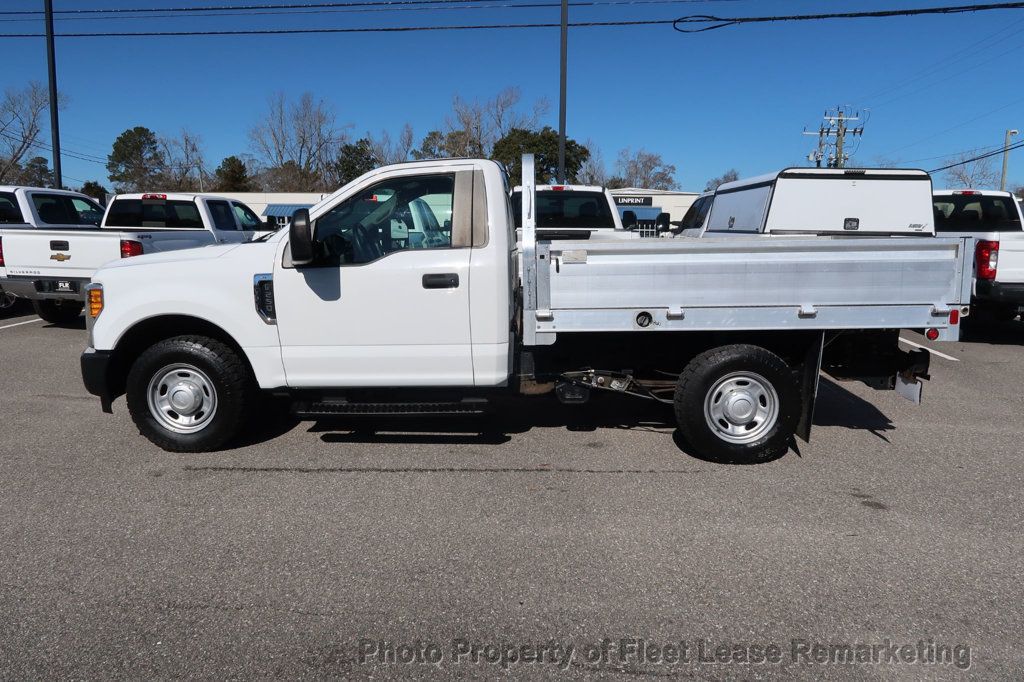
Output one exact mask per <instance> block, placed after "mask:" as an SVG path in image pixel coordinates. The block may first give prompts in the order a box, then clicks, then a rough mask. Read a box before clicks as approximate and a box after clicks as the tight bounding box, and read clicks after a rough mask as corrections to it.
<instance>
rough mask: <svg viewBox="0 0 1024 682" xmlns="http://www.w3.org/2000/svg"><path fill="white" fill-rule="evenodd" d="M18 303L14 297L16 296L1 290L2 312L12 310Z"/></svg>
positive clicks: (0, 305)
mask: <svg viewBox="0 0 1024 682" xmlns="http://www.w3.org/2000/svg"><path fill="white" fill-rule="evenodd" d="M17 302H18V299H17V298H15V297H14V294H9V293H7V292H6V291H4V290H3V289H0V310H10V309H11V308H13V307H14V304H15V303H17Z"/></svg>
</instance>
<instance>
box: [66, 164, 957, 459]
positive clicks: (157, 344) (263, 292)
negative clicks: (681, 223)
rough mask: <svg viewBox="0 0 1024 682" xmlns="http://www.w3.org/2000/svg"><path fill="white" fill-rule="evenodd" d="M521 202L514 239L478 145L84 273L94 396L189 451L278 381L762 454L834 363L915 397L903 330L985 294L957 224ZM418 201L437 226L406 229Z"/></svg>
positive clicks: (171, 446)
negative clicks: (213, 239) (897, 227)
mask: <svg viewBox="0 0 1024 682" xmlns="http://www.w3.org/2000/svg"><path fill="white" fill-rule="evenodd" d="M524 177H525V178H532V177H533V160H532V157H527V158H526V159H524ZM837 181H841V180H837ZM523 197H524V201H523V205H522V224H523V226H524V227H523V240H522V253H521V254H520V253H518V252H517V249H516V246H515V243H516V242H515V236H514V234H515V219H514V217H513V215H512V207H511V202H510V200H509V188H508V185H507V177H506V176H505V174H504V173H503V171H502V169H501V167H500V166H499V165H498V164H496V163H494V162H492V161H487V160H472V159H470V160H442V161H421V162H413V163H404V164H399V165H392V166H386V167H383V168H380V169H377V170H374V171H372V172H370V173H368V174H366V175H363V176H362V177H360V178H358V179H357V180H355V181H353V182H352V183H350V184H348V185H346V186H345V187H343V188H341V189H340V190H338V191H337V192H335V193H334V194H332V195H331V196H330V197H328V198H327V199H325V200H323V201H321V202H320V203H319V204H317V205H315V206H314V207H313V208H311V209H310V210H309V211H304V210H300V211H297V212H296V213H295V215H294V216H293V220H292V223H291V227H290V229H289V230H287V231H282V232H280V233H277V234H272V235H267V236H266V237H263V238H260V239H258V240H254V241H253V242H251V243H246V244H230V245H221V246H216V247H210V248H205V249H197V250H191V251H179V252H173V253H162V254H155V255H152V256H142V257H140V258H131V259H127V260H124V261H120V262H114V263H111V264H110V265H108V266H106V267H104V268H102V269H101V270H99V271H98V272H97V273H96V274H95V275H94V277H93V282H92V283H91V284H90V285H89V286H88V287H87V292H86V293H87V324H88V329H89V347H88V348H87V349H86V350H85V352H84V353H83V354H82V358H81V366H82V374H83V379H84V382H85V385H86V388H87V389H88V390H89V392H91V393H92V394H94V395H97V396H99V397H100V399H101V404H102V407H103V409H104V410H105V411H108V412H109V411H111V404H112V402H113V400H114V399H115V398H116V397H118V396H119V395H122V394H126V396H127V406H128V411H129V412H130V413H131V416H132V418H133V420H134V421H135V423H136V425H137V426H138V428H139V430H140V431H141V433H142V434H143V435H144V436H145V437H147V438H148V439H150V440H151V441H152V442H154V443H156V444H157V445H158V446H160V447H162V448H164V449H167V450H171V451H178V452H201V451H209V450H214V449H217V448H220V447H222V446H224V445H226V444H228V443H229V442H230V441H231V440H232V439H233V438H234V437H236V436H238V435H239V433H240V432H241V431H242V430H243V428H245V426H244V425H245V423H246V421H247V420H248V419H251V418H259V417H260V414H259V413H260V409H261V408H260V404H261V403H260V402H259V401H258V400H257V398H258V397H259V395H260V393H261V392H265V393H273V394H277V395H280V396H287V397H288V398H290V399H291V401H292V405H293V408H294V410H295V412H296V413H297V414H299V415H300V416H303V417H307V418H314V419H322V418H327V417H330V416H333V415H351V414H397V413H414V414H427V413H438V414H448V413H472V412H478V411H481V410H484V409H486V404H487V402H488V400H490V399H492V398H497V397H500V396H506V395H508V394H512V393H516V394H520V395H535V394H538V393H545V392H552V393H554V394H555V395H556V396H557V397H558V398H559V399H561V400H562V401H564V402H584V401H586V400H587V398H588V397H589V396H590V395H591V394H592V393H594V392H598V391H606V392H612V393H618V394H627V395H631V396H635V397H637V398H640V399H647V400H651V401H655V402H658V403H663V404H666V405H669V406H673V407H674V410H675V415H676V419H677V422H678V425H679V428H680V430H681V432H682V435H683V437H684V438H685V439H686V440H687V441H688V443H689V445H690V447H691V448H693V449H694V450H695V451H697V452H700V453H702V454H703V455H705V456H708V457H715V458H719V459H722V460H729V461H745V462H757V461H764V460H768V459H771V458H774V457H778V456H780V455H782V454H783V453H784V452H785V451H786V450H787V448H788V447H789V446H790V444H791V439H792V437H793V436H794V435H799V436H801V437H803V438H807V437H808V436H809V433H810V425H811V419H812V413H813V406H814V402H815V395H816V391H817V380H818V376H819V370H824V371H825V372H827V373H828V374H830V375H832V376H834V377H837V378H839V379H857V380H861V381H864V382H865V383H867V384H869V385H870V386H873V387H875V388H879V389H897V390H898V391H899V392H900V393H901V394H903V395H905V396H907V397H910V398H912V399H914V400H920V391H921V384H920V378H922V377H925V378H926V377H927V372H928V353H927V352H924V351H917V352H905V351H902V350H901V349H900V348H899V347H898V345H897V341H898V330H899V329H908V328H909V329H919V330H922V332H924V333H925V334H926V336H927V338H929V339H931V340H955V339H956V338H957V337H958V330H959V327H958V323H959V312H960V306H961V304H962V303H964V302H965V301H966V299H967V297H969V295H970V279H971V278H970V261H969V260H967V259H966V258H965V250H964V243H963V242H962V241H961V240H957V239H937V238H935V237H933V236H921V237H917V238H899V239H897V238H890V237H864V238H861V239H855V240H845V239H836V238H829V237H813V236H812V237H803V238H789V239H765V238H763V237H762V238H757V237H751V238H743V237H732V238H728V239H657V238H653V239H631V240H580V241H574V240H556V241H546V240H537V239H536V224H535V221H536V210H535V209H536V206H537V202H536V197H535V187H534V186H532V183H529V182H527V183H526V184H525V187H524V192H523ZM925 201H926V202H927V201H928V199H927V198H926V199H925ZM414 205H415V206H418V207H420V208H422V207H423V206H427V207H430V210H431V211H432V212H434V214H435V219H434V220H431V221H428V223H427V224H429V225H430V226H431V227H429V228H428V229H429V231H430V234H427V235H425V238H424V239H420V240H416V242H415V243H414V242H413V241H412V240H409V239H405V240H401V239H399V240H395V239H394V237H393V235H394V228H395V225H394V222H395V221H396V220H398V221H410V220H411V218H410V217H409V216H411V215H412V214H413V213H414V210H413V206H414ZM926 208H928V207H927V206H926ZM929 210H930V209H929ZM407 224H408V223H407ZM408 227H409V229H412V225H408ZM520 259H521V262H522V265H521V266H519V265H518V263H519V262H520ZM524 399H525V398H524ZM538 399H539V398H538ZM547 399H551V398H550V397H549V398H547Z"/></svg>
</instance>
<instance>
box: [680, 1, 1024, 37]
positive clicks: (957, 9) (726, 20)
mask: <svg viewBox="0 0 1024 682" xmlns="http://www.w3.org/2000/svg"><path fill="white" fill-rule="evenodd" d="M1000 9H1024V2H994V3H988V4H984V5H954V6H950V7H921V8H917V9H887V10H876V11H873V12H834V13H830V14H791V15H788V16H767V17H716V16H712V15H710V14H694V15H690V16H686V17H680V18H678V19H676V20H675V21H674V22H672V28H674V29H675V30H677V31H679V32H680V33H703V32H705V31H714V30H716V29H719V28H726V27H728V26H738V25H740V24H758V23H769V22H782V21H819V20H823V19H867V18H884V17H914V16H921V15H924V14H965V13H969V12H987V11H991V10H1000ZM682 24H711V25H710V26H703V27H701V28H680V25H682Z"/></svg>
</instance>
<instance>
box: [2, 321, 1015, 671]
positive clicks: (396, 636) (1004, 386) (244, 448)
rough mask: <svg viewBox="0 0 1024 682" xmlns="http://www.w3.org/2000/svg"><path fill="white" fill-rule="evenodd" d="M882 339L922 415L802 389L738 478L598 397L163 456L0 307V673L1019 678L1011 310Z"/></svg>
mask: <svg viewBox="0 0 1024 682" xmlns="http://www.w3.org/2000/svg"><path fill="white" fill-rule="evenodd" d="M905 338H907V339H908V340H909V341H911V342H912V343H917V344H921V345H926V346H928V345H930V346H932V347H933V348H934V349H936V350H938V351H940V352H941V353H943V354H944V355H945V356H946V357H942V356H936V357H934V358H933V361H932V380H931V381H930V382H928V384H927V385H926V386H925V392H924V402H923V404H922V405H920V406H915V405H912V404H910V403H909V402H907V401H904V400H903V399H901V398H899V397H898V396H897V395H896V394H895V393H893V392H877V391H873V390H871V389H869V388H867V387H866V386H863V385H860V384H847V383H843V384H838V383H833V382H831V381H828V380H826V379H823V380H822V388H821V397H820V399H819V405H818V410H817V414H816V417H815V426H814V432H813V434H812V440H811V442H810V443H802V442H801V443H800V445H799V451H798V452H790V453H789V454H788V455H786V456H785V457H783V458H782V459H779V460H777V461H774V462H771V463H768V464H763V465H757V466H735V465H723V464H716V463H712V462H707V461H703V460H701V459H699V458H696V457H694V456H692V455H691V454H689V453H687V452H686V451H685V449H684V447H683V446H682V445H681V442H680V440H679V439H678V437H676V435H675V433H674V429H673V428H672V427H671V426H670V425H668V424H667V423H666V421H665V420H666V417H667V415H666V414H665V413H664V412H662V411H659V410H657V409H652V407H651V406H650V405H649V404H646V403H642V402H631V401H629V400H612V399H606V400H603V401H601V402H600V404H597V405H595V406H593V407H590V406H585V407H579V406H574V407H563V406H559V405H558V404H557V403H556V402H554V401H553V399H547V398H536V399H533V400H531V401H529V402H523V403H522V404H517V403H514V404H512V405H511V406H509V407H507V408H506V409H505V410H504V411H503V413H502V414H500V415H498V416H495V417H490V418H487V419H479V418H473V419H469V418H458V419H452V418H445V419H441V418H436V419H420V420H414V419H403V420H388V421H367V420H356V421H342V422H332V423H319V422H295V421H292V420H289V419H287V418H283V417H282V418H269V417H268V418H267V419H266V420H265V422H264V425H263V426H262V427H261V430H259V431H257V432H254V433H251V434H248V436H247V438H246V443H245V444H243V445H241V446H239V447H236V448H234V449H231V450H228V451H225V452H220V453H215V454H206V455H177V454H171V453H167V452H163V451H161V450H159V449H157V448H156V447H155V446H153V445H151V444H150V443H149V442H148V441H146V440H145V439H143V438H142V437H141V436H140V435H139V434H138V432H137V431H136V430H135V429H134V427H133V425H132V423H131V420H130V419H129V417H128V415H127V412H126V409H125V406H124V401H123V399H121V400H119V401H117V403H115V406H114V414H113V415H105V414H103V413H101V412H100V408H99V402H98V400H96V399H95V398H93V397H91V396H89V395H88V394H86V392H85V389H84V388H83V386H82V383H81V378H80V374H79V369H78V355H79V353H80V352H81V349H82V347H83V346H84V345H85V340H86V339H85V332H84V330H83V329H82V328H77V329H65V328H59V327H54V326H52V325H49V324H47V323H45V322H41V321H39V320H37V319H36V318H34V316H32V315H31V314H24V311H22V313H21V314H16V315H14V316H10V315H9V316H6V317H0V514H2V517H3V523H2V524H0V548H2V549H0V676H2V677H3V678H4V679H25V678H54V677H61V678H69V677H73V678H92V679H95V678H111V677H118V678H122V677H131V678H142V677H182V676H196V677H203V678H225V677H246V678H248V677H256V676H271V675H274V676H286V677H317V678H321V677H369V676H373V677H378V678H391V677H395V676H414V677H449V676H458V677H472V678H480V677H487V678H493V677H500V676H509V677H516V678H520V677H534V678H549V677H553V676H556V675H566V676H575V677H584V676H602V677H624V678H629V679H635V678H637V676H640V677H647V676H651V677H680V678H698V679H704V678H715V679H721V678H738V679H760V678H776V677H797V678H801V679H823V678H829V679H835V678H844V679H845V678H855V679H863V678H869V679H920V678H922V677H929V678H931V677H938V678H942V679H945V678H956V677H961V676H971V677H982V678H1014V677H1016V678H1018V679H1019V676H1020V672H1021V670H1022V669H1024V653H1022V650H1021V646H1022V644H1021V630H1022V626H1024V586H1022V582H1021V577H1020V576H1021V569H1022V568H1024V540H1022V537H1024V533H1022V517H1024V514H1022V504H1021V502H1022V494H1021V489H1022V485H1024V452H1022V450H1024V448H1022V440H1024V437H1022V432H1021V413H1022V407H1024V401H1022V399H1021V391H1022V388H1021V387H1022V386H1024V363H1022V359H1024V323H1022V322H1019V321H1017V322H1011V323H1004V324H998V325H990V326H979V327H978V328H976V329H975V330H974V331H973V332H972V334H971V336H970V337H969V338H968V340H967V341H966V342H961V343H956V344H929V343H927V342H925V341H924V340H923V339H922V338H921V337H919V336H916V335H912V334H906V335H905ZM776 648H777V649H778V655H776ZM861 656H862V657H863V660H862V659H861V658H859V657H861ZM851 657H852V660H847V658H851ZM868 659H870V660H868Z"/></svg>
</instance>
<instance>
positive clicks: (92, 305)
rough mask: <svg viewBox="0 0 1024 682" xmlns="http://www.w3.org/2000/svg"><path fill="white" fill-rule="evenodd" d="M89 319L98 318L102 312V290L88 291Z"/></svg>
mask: <svg viewBox="0 0 1024 682" xmlns="http://www.w3.org/2000/svg"><path fill="white" fill-rule="evenodd" d="M88 303H89V317H98V316H99V314H100V313H102V312H103V289H100V288H96V289H89V301H88Z"/></svg>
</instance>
